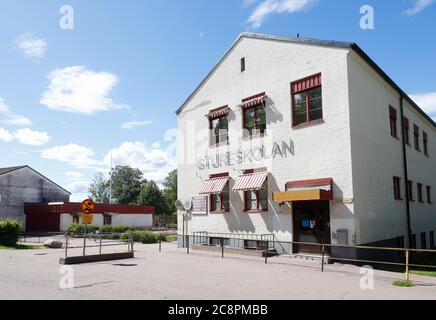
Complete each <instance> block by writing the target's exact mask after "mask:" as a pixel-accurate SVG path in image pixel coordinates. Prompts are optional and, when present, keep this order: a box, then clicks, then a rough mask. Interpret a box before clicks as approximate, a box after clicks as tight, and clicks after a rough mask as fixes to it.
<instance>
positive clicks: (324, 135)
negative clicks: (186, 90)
mask: <svg viewBox="0 0 436 320" xmlns="http://www.w3.org/2000/svg"><path fill="white" fill-rule="evenodd" d="M347 52H348V51H347V50H345V49H334V48H326V47H318V46H312V45H301V44H291V43H285V42H278V41H270V40H259V39H251V38H243V39H242V40H241V41H240V43H239V44H238V45H237V46H236V47H235V48H234V50H233V51H232V52H231V54H230V55H229V56H228V57H227V58H226V59H225V60H224V62H223V63H222V64H221V65H220V67H219V68H218V69H217V70H216V71H215V73H214V74H213V75H212V76H211V77H210V78H209V80H208V81H207V82H206V83H205V84H204V85H203V87H202V88H201V89H200V91H199V92H198V93H197V94H196V95H195V96H194V97H193V98H192V100H191V101H190V102H189V103H188V104H187V106H186V108H185V110H184V111H183V112H182V113H181V114H180V115H179V132H180V133H181V134H180V135H179V139H178V163H179V180H178V181H179V198H180V199H190V198H191V197H192V196H196V195H198V194H199V191H200V189H201V187H202V185H203V181H204V180H206V179H207V178H208V177H209V175H210V174H216V173H223V172H229V173H230V176H231V178H232V181H234V180H235V179H236V178H237V177H238V176H239V175H240V174H241V170H244V169H252V168H258V167H263V166H267V167H268V170H269V172H270V173H271V174H270V176H269V181H268V183H269V194H270V209H269V212H267V213H261V214H257V213H256V214H247V213H245V212H243V201H242V193H241V194H240V193H235V192H231V193H230V201H231V210H230V212H229V213H224V214H209V215H208V216H204V217H201V216H194V217H193V218H192V219H191V220H190V221H189V226H188V231H189V233H192V232H195V231H210V232H232V233H256V234H262V233H275V234H276V235H277V236H278V238H279V239H281V240H288V241H291V240H292V238H293V237H292V212H291V210H289V209H287V208H285V207H283V208H279V206H278V205H276V204H273V203H272V201H271V195H272V192H276V191H284V190H285V184H286V183H287V182H288V181H296V180H306V179H318V178H329V177H332V178H333V179H334V182H335V185H334V195H335V198H338V199H344V198H353V185H352V174H351V154H350V151H351V146H350V127H349V112H348V93H347V92H348V90H347V85H348V78H347ZM242 57H245V58H246V71H245V72H244V73H241V72H240V59H241V58H242ZM319 72H321V73H322V82H323V111H324V120H325V123H324V124H321V125H315V126H312V127H307V128H301V129H293V128H292V125H291V123H292V122H291V93H290V83H291V82H293V81H296V80H300V79H302V78H304V77H307V76H311V75H314V74H316V73H319ZM264 91H265V92H266V93H267V95H268V96H269V97H270V100H269V101H268V103H267V130H268V134H267V137H266V141H265V144H266V146H267V147H269V148H270V147H271V146H272V143H273V142H281V141H282V140H285V141H288V142H289V141H293V143H294V150H295V155H294V156H290V157H287V158H284V159H275V160H272V161H259V162H254V163H245V164H243V165H235V166H232V167H230V168H219V169H210V170H204V171H201V170H198V169H197V167H196V166H195V165H194V162H195V159H196V158H198V157H201V156H205V155H210V156H213V155H214V154H216V153H225V152H227V151H228V150H230V151H235V150H237V149H242V150H247V149H249V148H250V143H251V142H250V141H249V140H247V139H241V137H240V134H241V132H240V131H241V127H242V115H241V112H240V111H239V109H238V105H239V104H241V99H243V98H246V97H249V96H252V95H255V94H258V93H260V92H264ZM223 105H229V107H230V108H231V109H232V110H231V112H230V115H229V118H230V123H229V129H230V145H229V146H228V147H227V146H225V147H220V148H214V147H206V148H202V146H204V145H207V146H208V126H209V122H208V119H207V118H206V117H205V115H206V114H207V113H208V111H209V110H211V109H214V108H217V107H220V106H223ZM182 133H183V136H182ZM196 134H197V140H196V139H195V137H196ZM253 142H254V143H259V140H258V139H254V140H253ZM189 143H190V144H191V146H192V147H191V148H189V145H188V144H189ZM232 183H234V182H232ZM230 187H231V188H232V184H231V186H230ZM330 211H331V212H330V214H331V229H332V232H335V231H336V230H337V229H339V228H343V227H346V228H347V229H349V231H350V232H349V233H350V242H351V241H352V240H353V237H354V220H353V205H352V204H350V205H334V204H333V203H331V210H330ZM179 219H180V221H179V228H180V232H181V228H182V223H181V218H180V217H179ZM334 242H335V241H334V240H333V243H334Z"/></svg>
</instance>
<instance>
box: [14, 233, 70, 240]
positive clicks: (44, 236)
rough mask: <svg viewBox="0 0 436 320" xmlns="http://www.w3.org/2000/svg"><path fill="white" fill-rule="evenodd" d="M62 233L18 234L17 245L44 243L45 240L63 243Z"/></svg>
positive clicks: (63, 235) (63, 236)
mask: <svg viewBox="0 0 436 320" xmlns="http://www.w3.org/2000/svg"><path fill="white" fill-rule="evenodd" d="M65 236H66V234H65V233H64V232H26V233H22V234H20V237H19V238H18V242H19V243H44V242H46V241H47V240H58V241H64V239H65Z"/></svg>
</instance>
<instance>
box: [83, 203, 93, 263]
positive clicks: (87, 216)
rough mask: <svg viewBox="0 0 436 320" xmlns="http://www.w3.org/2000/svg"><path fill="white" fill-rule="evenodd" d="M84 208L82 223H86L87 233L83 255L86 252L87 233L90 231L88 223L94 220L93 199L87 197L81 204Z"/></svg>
mask: <svg viewBox="0 0 436 320" xmlns="http://www.w3.org/2000/svg"><path fill="white" fill-rule="evenodd" d="M80 208H81V210H82V213H83V215H82V223H83V224H84V225H85V232H84V233H85V234H84V236H83V255H85V254H86V233H87V231H88V224H92V223H93V222H94V215H93V213H94V211H95V203H94V201H92V200H91V199H86V200H85V201H83V202H82V204H81V206H80Z"/></svg>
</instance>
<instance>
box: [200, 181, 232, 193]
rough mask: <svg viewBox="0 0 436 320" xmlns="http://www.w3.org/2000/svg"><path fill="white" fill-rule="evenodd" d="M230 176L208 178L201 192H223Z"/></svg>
mask: <svg viewBox="0 0 436 320" xmlns="http://www.w3.org/2000/svg"><path fill="white" fill-rule="evenodd" d="M229 179H230V178H229V177H225V178H216V179H210V180H206V182H205V184H204V186H203V188H202V189H201V191H200V194H218V193H222V192H223V190H224V188H225V187H226V184H227V183H228V182H229Z"/></svg>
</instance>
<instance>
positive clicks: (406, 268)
mask: <svg viewBox="0 0 436 320" xmlns="http://www.w3.org/2000/svg"><path fill="white" fill-rule="evenodd" d="M180 237H182V241H181V243H182V247H183V248H185V249H186V251H187V254H190V253H191V250H192V249H201V248H202V247H205V248H214V249H215V250H216V251H220V252H221V257H222V258H223V259H224V257H225V253H226V252H230V253H235V251H234V249H238V250H250V251H251V252H258V253H259V255H260V256H263V257H264V261H265V264H267V263H268V259H271V257H274V256H302V257H305V256H306V257H311V258H316V259H319V260H320V270H321V271H322V272H324V269H325V265H326V264H327V263H334V262H343V263H349V264H357V265H369V264H371V265H373V266H378V267H380V266H381V267H384V269H386V267H389V269H390V270H391V271H403V272H405V277H406V280H407V281H409V280H410V272H411V270H412V269H422V270H425V271H428V270H433V271H436V250H434V249H409V248H389V247H372V246H349V245H333V244H327V243H307V242H295V241H279V240H278V239H277V238H276V237H275V236H274V235H272V234H271V235H246V234H244V235H241V234H226V233H208V232H196V233H194V234H192V235H182V236H180V235H179V239H180ZM247 241H255V242H256V246H251V245H250V246H247V245H246V244H247ZM301 246H304V247H305V248H312V249H313V250H309V251H312V252H313V253H315V254H313V253H312V254H304V253H297V254H292V253H291V252H294V251H295V249H296V248H298V247H301ZM276 248H282V249H283V250H281V252H277V251H276ZM284 248H292V249H291V251H289V252H287V251H286V250H285V249H284ZM159 250H161V246H159ZM274 253H276V254H274ZM378 257H383V258H384V259H377V258H378Z"/></svg>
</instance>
